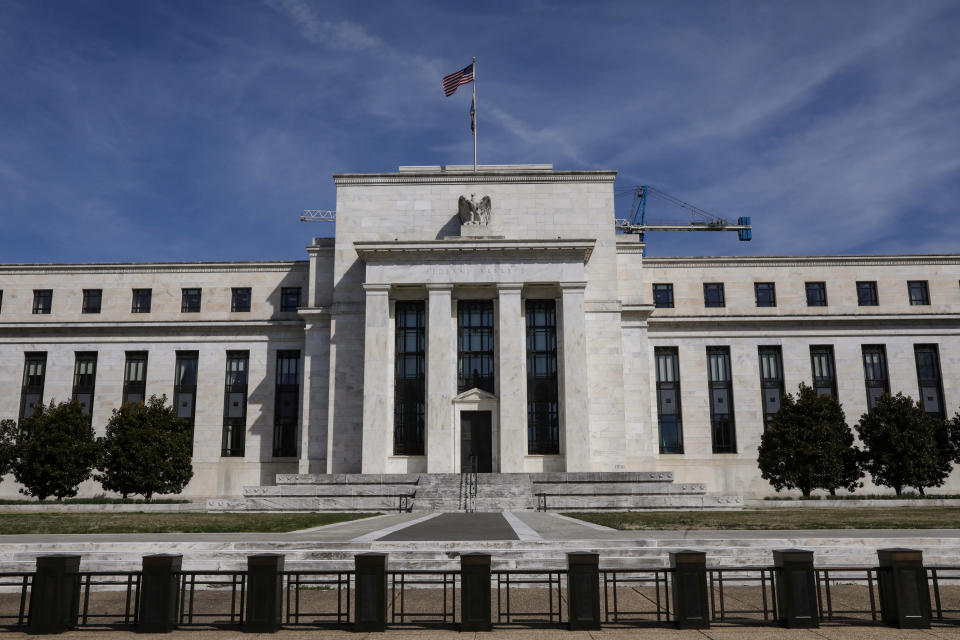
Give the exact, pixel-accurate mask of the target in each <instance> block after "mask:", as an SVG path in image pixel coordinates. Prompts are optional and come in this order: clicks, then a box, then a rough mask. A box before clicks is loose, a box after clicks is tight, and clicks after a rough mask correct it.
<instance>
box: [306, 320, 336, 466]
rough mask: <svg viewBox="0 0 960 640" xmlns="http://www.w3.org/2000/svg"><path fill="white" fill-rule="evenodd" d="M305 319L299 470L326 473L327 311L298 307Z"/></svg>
mask: <svg viewBox="0 0 960 640" xmlns="http://www.w3.org/2000/svg"><path fill="white" fill-rule="evenodd" d="M300 317H301V318H303V319H304V350H303V405H302V410H301V412H300V415H302V416H303V422H302V424H303V427H302V428H301V430H300V469H299V470H300V473H326V471H327V436H328V426H327V425H328V422H327V419H328V415H327V409H328V407H329V403H328V400H329V396H328V391H329V388H330V313H329V312H328V310H327V309H301V310H300Z"/></svg>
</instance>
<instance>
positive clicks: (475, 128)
mask: <svg viewBox="0 0 960 640" xmlns="http://www.w3.org/2000/svg"><path fill="white" fill-rule="evenodd" d="M473 172H474V173H476V172H477V57H476V56H474V57H473Z"/></svg>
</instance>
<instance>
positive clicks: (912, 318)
mask: <svg viewBox="0 0 960 640" xmlns="http://www.w3.org/2000/svg"><path fill="white" fill-rule="evenodd" d="M649 323H650V326H651V327H668V326H678V327H692V326H700V325H712V326H719V325H736V326H739V327H743V326H758V325H776V324H802V325H807V326H809V327H811V328H816V327H818V326H822V325H825V324H828V323H829V324H846V325H852V324H856V323H860V324H871V325H873V324H879V323H884V324H923V323H927V324H932V323H936V324H938V325H943V324H954V323H955V324H957V326H958V327H960V314H957V313H911V314H837V315H782V316H773V315H728V316H659V317H658V316H657V315H656V314H653V315H651V316H650V318H649Z"/></svg>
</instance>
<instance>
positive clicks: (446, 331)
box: [426, 284, 457, 473]
mask: <svg viewBox="0 0 960 640" xmlns="http://www.w3.org/2000/svg"><path fill="white" fill-rule="evenodd" d="M452 292H453V285H451V284H428V285H427V434H426V453H427V473H453V472H454V471H455V469H456V468H457V467H456V465H455V459H456V448H455V446H454V437H453V422H454V420H453V398H454V396H455V395H457V334H456V325H455V324H454V320H453V304H452V296H451V294H452Z"/></svg>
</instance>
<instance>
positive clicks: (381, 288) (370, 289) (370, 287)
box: [363, 282, 390, 296]
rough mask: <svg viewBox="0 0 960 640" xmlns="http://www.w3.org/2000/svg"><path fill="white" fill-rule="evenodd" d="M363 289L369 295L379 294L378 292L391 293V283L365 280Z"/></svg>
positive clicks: (382, 293)
mask: <svg viewBox="0 0 960 640" xmlns="http://www.w3.org/2000/svg"><path fill="white" fill-rule="evenodd" d="M363 290H364V291H366V292H367V295H368V296H369V295H377V294H381V295H387V294H388V293H390V285H389V284H377V283H370V282H364V283H363Z"/></svg>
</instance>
